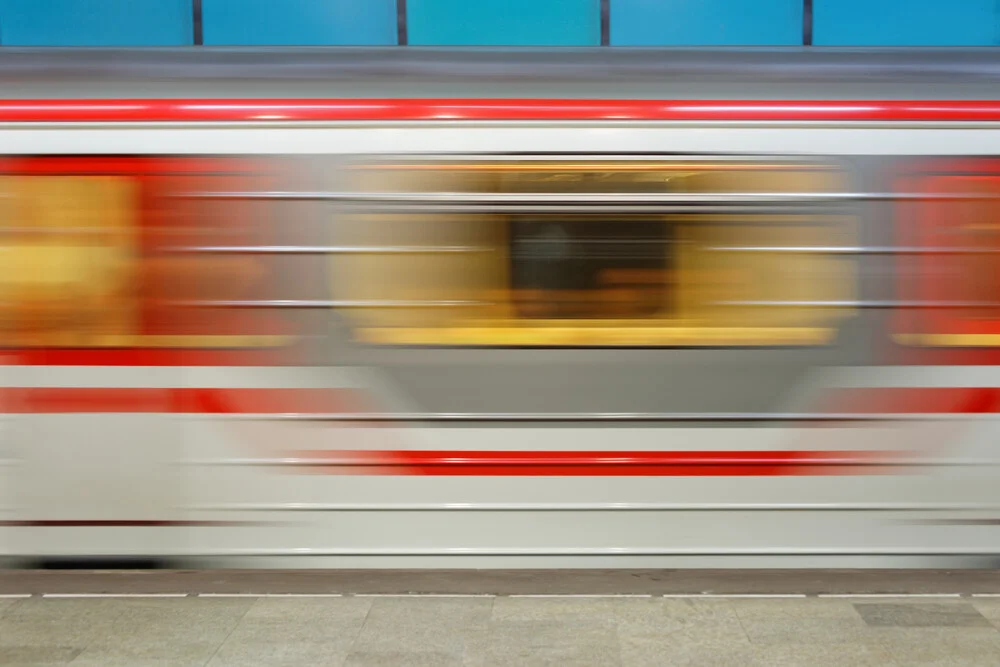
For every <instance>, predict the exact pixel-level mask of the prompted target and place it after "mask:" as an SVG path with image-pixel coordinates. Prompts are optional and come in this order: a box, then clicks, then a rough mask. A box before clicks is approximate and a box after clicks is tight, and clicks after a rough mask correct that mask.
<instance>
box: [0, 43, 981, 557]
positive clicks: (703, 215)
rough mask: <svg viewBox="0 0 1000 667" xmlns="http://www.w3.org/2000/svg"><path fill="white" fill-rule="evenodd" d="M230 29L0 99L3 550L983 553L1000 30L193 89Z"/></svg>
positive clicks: (115, 553) (38, 553)
mask: <svg viewBox="0 0 1000 667" xmlns="http://www.w3.org/2000/svg"><path fill="white" fill-rule="evenodd" d="M779 55H780V54H779ZM785 55H787V54H785ZM785 55H781V57H785ZM904 55H905V54H904ZM52 57H57V56H52ZM79 57H80V58H83V56H82V55H81V56H79ZM169 57H170V56H169V54H168V55H164V54H151V55H148V56H144V58H149V59H152V60H153V61H156V59H158V58H164V59H169ZM185 57H188V56H185ZM221 57H223V56H220V55H218V54H214V55H213V54H212V53H206V54H203V55H197V54H196V55H192V56H190V58H193V60H186V61H185V62H186V63H187V64H186V65H184V67H185V68H191V69H192V70H193V71H192V72H190V73H188V71H187V70H182V71H176V72H175V71H174V70H172V69H170V67H173V65H169V63H167V62H166V61H165V62H164V64H163V67H164V69H162V70H155V72H159V73H157V74H156V76H163V77H166V76H167V75H166V72H174V74H175V76H173V77H172V78H170V80H169V81H167V80H163V81H159V80H154V79H153V78H151V77H152V75H150V76H149V77H146V78H145V79H143V84H142V85H140V84H139V83H137V82H136V81H137V80H136V79H135V78H128V77H125V78H123V79H122V80H121V81H118V82H117V83H115V82H109V81H107V80H105V79H101V77H100V76H98V75H97V74H94V81H104V83H103V84H102V85H106V86H107V91H108V92H107V99H104V100H101V99H85V100H80V99H73V96H72V95H69V94H63V93H60V91H62V90H63V89H64V88H65V87H66V86H69V85H70V83H69V82H65V81H64V82H62V83H58V84H57V83H52V82H46V81H40V82H35V81H33V80H32V81H27V80H25V82H24V85H21V84H18V83H17V82H16V81H14V83H12V84H11V86H12V87H10V90H9V91H5V94H6V95H7V97H8V98H9V99H7V100H6V101H0V145H2V146H9V147H10V148H8V149H5V150H8V152H9V153H11V154H10V155H9V156H7V157H3V158H0V227H2V228H0V262H2V263H3V267H2V268H3V270H2V271H0V344H2V346H3V352H2V354H0V357H2V358H0V362H2V366H0V419H2V421H3V426H4V428H3V429H2V431H0V433H2V435H0V448H2V453H0V556H5V557H8V559H7V560H6V561H4V562H10V563H23V562H25V560H27V561H29V562H30V561H33V560H34V559H47V558H53V557H71V558H80V559H83V558H93V557H99V558H102V559H103V558H119V557H122V558H124V557H132V558H140V559H142V560H143V562H146V561H148V560H149V559H150V558H153V559H163V560H164V561H168V562H171V561H174V560H179V561H180V565H181V566H186V564H192V565H213V566H223V567H248V566H249V567H257V566H276V565H277V566H286V567H287V566H290V567H494V566H508V567H608V566H610V567H621V566H625V567H673V566H678V567H681V566H689V565H697V566H713V565H723V566H730V565H735V566H747V565H751V566H757V565H768V566H789V565H791V566H826V565H835V566H840V567H843V566H845V565H848V566H862V565H888V566H895V567H909V566H925V565H931V564H933V565H945V566H948V567H959V566H967V565H981V564H982V563H983V562H984V561H982V560H969V559H963V558H961V557H960V556H961V554H976V555H980V556H983V557H988V556H989V555H990V554H993V553H998V554H1000V533H997V532H996V531H995V530H994V529H992V528H990V526H991V525H993V523H995V522H996V521H997V517H996V516H995V513H996V508H997V498H996V489H997V475H998V470H1000V454H998V453H997V452H996V451H995V450H996V447H995V443H996V442H997V436H998V435H1000V433H998V432H997V431H998V428H997V419H996V415H997V414H998V413H1000V370H997V367H998V366H997V364H998V362H1000V307H998V306H1000V292H998V289H997V285H998V284H1000V281H998V280H997V279H998V277H1000V276H998V274H997V262H996V258H997V254H998V253H1000V233H998V230H1000V226H998V225H997V219H998V218H1000V215H998V214H1000V158H997V157H996V156H1000V130H998V129H997V128H998V127H1000V125H995V123H997V122H1000V104H998V103H997V102H995V101H993V100H992V99H991V98H990V97H988V96H986V97H983V96H982V94H981V93H982V91H983V90H984V88H983V85H982V81H983V79H984V77H985V78H986V79H990V80H991V81H992V79H991V78H990V77H993V78H995V79H997V82H1000V63H992V60H994V59H996V58H997V56H994V55H989V54H983V53H978V52H977V54H965V55H964V56H963V58H964V60H963V59H961V58H960V59H957V60H955V59H954V58H952V57H951V56H948V55H947V54H945V55H942V56H940V57H941V58H944V59H945V60H947V62H948V63H950V65H949V67H951V68H952V69H950V70H949V72H951V74H949V77H948V79H949V80H948V81H944V82H942V81H940V80H938V79H934V78H933V77H935V76H937V75H936V74H935V73H934V71H932V70H930V69H929V70H928V71H927V73H926V74H924V73H921V72H910V74H909V75H908V76H907V77H902V78H899V77H892V76H889V75H888V74H885V72H884V71H883V70H880V69H878V67H877V65H878V63H877V62H876V61H875V60H873V61H872V62H871V67H870V68H868V69H864V68H860V69H859V68H858V66H857V65H858V63H856V62H855V64H854V65H852V66H851V67H846V66H845V67H843V68H841V69H837V68H836V67H833V66H832V65H831V67H832V69H830V68H826V69H823V68H821V69H820V70H818V74H817V76H821V78H822V79H823V86H822V87H821V89H813V88H809V87H808V86H806V84H803V83H802V80H801V76H800V75H801V72H800V73H799V75H797V76H799V78H794V77H793V78H792V79H789V78H787V77H783V76H779V75H778V74H775V71H779V70H780V71H784V70H781V67H784V65H780V66H779V64H777V63H774V67H777V68H778V70H773V69H767V70H766V72H765V71H764V70H762V73H761V74H760V77H761V78H760V80H761V81H764V80H766V81H770V82H771V83H770V84H768V86H767V87H763V86H762V87H760V91H759V93H758V94H757V97H758V98H759V99H753V96H752V95H748V92H747V91H748V90H753V89H754V88H755V85H754V81H755V79H753V78H752V76H751V74H749V73H748V72H747V70H746V68H743V67H742V66H741V65H740V64H739V63H734V64H732V65H731V66H728V67H729V69H725V68H723V69H725V71H723V70H720V69H718V65H717V64H716V65H712V67H714V68H715V69H713V70H712V71H713V72H715V74H714V75H713V76H711V77H707V78H706V79H705V80H701V79H699V78H698V77H695V78H694V79H690V80H689V82H690V89H689V90H685V89H684V88H683V86H681V84H678V83H677V79H676V78H671V79H670V80H669V81H668V82H667V83H668V84H669V86H668V88H662V89H661V88H660V87H659V86H653V83H655V82H651V81H650V80H649V79H648V75H645V74H644V75H643V76H647V79H643V78H642V76H639V74H637V73H636V72H635V71H633V70H632V69H629V68H630V67H632V66H631V65H629V66H626V65H622V67H623V69H622V70H621V77H620V78H621V83H622V85H623V86H630V88H629V90H631V91H632V93H633V94H632V96H633V97H635V98H636V99H621V100H616V99H609V98H608V96H607V89H604V90H603V95H601V94H596V92H597V91H596V89H595V88H594V87H593V86H592V85H591V84H590V83H588V82H587V81H583V82H581V81H579V80H576V79H574V80H573V81H570V80H569V76H568V74H567V75H566V76H565V78H564V79H560V78H559V76H558V75H557V74H558V71H559V68H560V67H562V65H559V63H558V62H556V63H555V64H552V63H550V64H552V65H553V67H554V69H552V70H551V71H554V72H556V74H553V75H552V80H551V81H547V80H546V86H545V88H544V93H545V97H544V98H537V97H534V95H536V94H537V93H538V92H539V91H540V90H542V89H541V88H538V87H537V86H534V87H532V86H529V85H527V83H524V85H523V86H522V88H518V87H517V86H518V85H520V84H518V81H519V80H520V79H519V77H516V76H515V77H511V75H510V71H509V65H507V64H504V62H500V61H498V62H497V63H494V68H495V69H489V68H485V69H484V73H483V77H485V78H484V82H485V83H483V84H482V86H481V87H479V88H476V87H475V86H477V85H479V83H478V82H475V81H464V80H462V79H461V76H458V75H456V76H455V78H452V79H448V80H447V81H443V80H442V79H441V77H442V76H443V75H441V73H440V72H439V71H433V72H426V71H422V70H420V68H419V67H416V66H414V67H416V69H413V68H410V69H406V68H403V70H401V71H400V72H401V73H399V74H398V77H399V80H398V81H397V82H396V83H397V84H398V86H396V87H393V86H389V85H388V84H387V83H386V81H387V79H386V77H389V78H391V77H390V75H391V72H388V71H387V72H388V73H387V72H382V74H379V77H381V78H378V81H379V82H381V83H378V85H376V84H375V83H373V82H371V81H368V80H360V79H359V80H354V79H350V77H347V78H345V79H343V80H339V79H338V83H337V86H338V88H337V89H338V90H339V91H342V92H339V93H338V94H343V95H344V98H343V99H310V98H309V97H308V95H307V94H306V91H304V90H303V87H302V86H300V85H299V84H298V83H296V82H295V81H289V82H286V81H285V80H284V79H283V78H282V77H283V76H285V74H287V73H288V72H289V71H293V70H294V67H293V68H292V69H287V68H285V69H282V67H276V68H273V69H268V68H266V67H262V68H261V70H260V71H259V72H257V71H255V72H252V73H248V74H247V76H248V77H249V76H250V75H251V74H252V75H253V76H252V77H251V78H252V79H253V80H252V81H251V82H250V83H241V82H240V81H239V80H236V79H234V80H233V81H231V82H228V81H219V88H218V91H214V90H213V95H217V96H218V97H217V98H216V97H213V98H212V99H201V98H200V97H198V96H197V94H196V93H194V94H195V96H194V97H192V94H193V93H192V91H197V90H202V91H204V90H206V88H205V87H204V85H202V84H204V82H205V81H210V82H211V81H216V80H218V79H213V78H212V77H213V76H217V74H213V72H216V71H217V70H215V69H212V67H214V65H213V66H211V67H210V66H209V65H207V64H206V65H205V69H199V68H198V66H197V61H198V58H204V59H207V60H206V62H210V61H212V59H214V58H221ZM226 57H227V58H228V57H236V56H232V55H231V54H230V55H228V56H226ZM276 57H277V56H276ZM289 57H290V56H289ZM301 57H302V58H307V57H312V56H307V55H302V56H301ZM331 57H333V56H331ZM358 57H361V56H358ZM372 57H374V56H372ZM414 57H415V58H417V60H416V61H415V62H422V61H421V60H420V59H419V58H420V57H422V56H414ZM470 57H471V56H470ZM476 57H477V58H480V57H482V58H486V57H487V56H476ZM492 57H496V58H500V57H501V56H500V55H495V56H492ZM510 57H512V58H513V57H515V56H510ZM517 57H520V56H517ZM538 57H539V59H540V60H539V67H545V66H546V65H545V63H546V62H547V61H546V60H545V58H547V57H549V56H544V55H539V56H538ZM551 57H552V58H554V59H555V60H557V61H558V59H559V58H561V56H559V57H556V56H551ZM580 57H581V58H583V59H584V60H586V58H588V57H590V56H587V55H586V54H581V55H580ZM618 57H619V56H613V55H605V56H601V58H602V59H603V60H600V62H601V63H603V64H602V65H601V67H603V68H605V69H602V70H600V71H602V72H605V73H606V74H608V75H609V76H611V75H612V74H614V73H615V71H617V70H616V69H615V67H616V66H615V65H614V62H615V58H618ZM620 57H621V58H623V59H624V60H623V62H625V61H628V57H627V56H620ZM748 57H749V56H748ZM754 57H755V58H758V59H759V58H762V57H763V56H760V55H759V54H758V55H757V56H754ZM774 57H778V56H777V55H776V56H774ZM789 57H790V56H789ZM801 57H802V58H807V59H813V58H818V57H819V56H816V55H815V54H807V55H802V56H801ZM840 57H841V56H837V58H840ZM844 57H845V58H846V56H844ZM857 57H860V56H857ZM893 57H894V58H903V57H904V56H903V55H897V56H893ZM914 57H916V56H914ZM921 57H922V58H926V57H927V56H926V55H925V56H921ZM678 58H681V59H682V60H684V59H685V58H687V59H688V60H684V62H687V63H689V65H690V64H691V63H692V62H693V61H691V58H694V56H691V55H690V54H688V55H686V56H680V55H679V56H678ZM705 58H709V60H711V58H710V57H709V56H707V55H706V56H705ZM831 58H833V56H831ZM949 58H951V59H949ZM955 58H957V56H955ZM976 59H982V60H986V61H990V62H979V61H978V60H976ZM143 62H145V61H143ZM366 62H367V61H366ZM476 62H479V61H478V60H477V61H476ZM560 62H561V61H560ZM595 62H596V61H595ZM712 62H715V61H712ZM852 62H853V61H852ZM894 62H895V61H894ZM919 62H924V61H923V60H920V61H919ZM706 63H707V64H706V65H705V66H706V67H708V65H709V64H711V63H708V62H707V61H706ZM695 64H697V63H695ZM168 65H169V66H168ZM478 66H479V65H475V66H473V65H469V67H470V68H473V69H474V67H478ZM692 66H693V65H692ZM3 67H4V64H3V63H0V74H2V73H3V71H4V70H3ZM95 67H96V65H95ZM136 67H137V68H139V69H141V65H136ZM288 67H291V65H289V66H288ZM678 67H680V65H678ZM956 68H957V69H956ZM962 68H965V69H962ZM984 68H985V69H984ZM991 68H992V69H991ZM154 69H155V68H154ZM307 69H308V68H307ZM994 70H995V71H996V73H995V74H990V72H994ZM97 71H104V70H97V69H95V72H97ZM294 71H298V70H294ZM310 71H311V70H310ZM546 71H550V70H546ZM567 71H569V70H567ZM573 71H575V70H573ZM595 71H596V70H595ZM678 71H680V70H678ZM692 71H695V72H696V73H697V72H704V71H706V70H704V69H702V70H699V69H698V68H697V67H695V68H694V70H692ZM961 71H965V72H966V75H965V76H962V75H961ZM490 72H493V74H490ZM496 72H506V73H507V74H506V78H504V77H502V76H499V75H497V74H496ZM725 72H729V74H728V76H729V78H728V79H727V78H726V76H727V75H726V74H725ZM838 72H839V74H838ZM779 73H780V72H779ZM10 76H11V77H13V79H12V80H14V79H16V78H17V77H16V76H15V75H14V74H11V75H10ZM101 76H103V77H105V78H106V77H108V76H110V75H109V74H107V72H105V74H103V75H101ZM198 76H200V77H202V78H201V79H198V81H200V82H201V83H197V82H196V81H195V79H196V78H197V77H198ZM227 76H228V75H227ZM303 76H304V75H303ZM344 76H345V77H346V75H344ZM373 76H374V75H373ZM393 76H395V75H393ZM462 76H465V75H462ZM678 76H680V74H678ZM698 76H699V77H700V76H702V75H701V74H699V75H698ZM524 77H525V81H527V79H532V77H535V75H534V74H533V73H525V75H524ZM838 77H839V78H838ZM880 77H881V78H880ZM921 77H929V78H928V79H927V81H929V82H930V83H933V84H934V85H930V83H928V85H916V83H919V82H924V80H925V79H924V78H921ZM258 78H261V80H263V79H268V81H269V83H267V84H266V85H265V84H262V83H260V82H259V81H258ZM444 78H445V79H447V77H444ZM535 78H537V77H535ZM611 78H614V77H613V76H612V77H611ZM793 79H794V80H793ZM532 80H534V79H532ZM609 80H610V79H609ZM88 81H90V80H89V79H88ZM373 81H374V79H373ZM449 81H450V82H451V83H449ZM463 81H464V82H463ZM643 81H645V82H646V83H643ZM915 82H916V83H915ZM112 83H114V85H112ZM994 83H996V82H994ZM29 84H30V85H29ZM154 84H155V85H154ZM196 84H197V85H196ZM251 84H253V85H251ZM383 84H384V85H385V90H386V91H388V90H390V89H391V90H394V91H396V90H397V88H398V94H399V95H400V96H401V98H400V99H392V98H391V96H390V95H389V93H388V92H384V91H383V92H382V93H378V91H379V90H380V88H379V87H380V86H383ZM445 84H448V86H446V85H445ZM772 84H773V85H772ZM793 84H794V85H793ZM873 84H876V85H873ZM145 85H148V86H150V87H149V88H148V89H147V88H144V87H143V86H145ZM665 85H666V84H665ZM684 85H687V84H684ZM421 86H426V90H427V93H426V95H427V97H426V98H423V99H419V98H418V96H417V95H415V94H414V93H412V92H410V91H412V90H414V89H415V88H414V87H416V89H418V90H421V92H423V91H422V89H421ZM449 86H450V90H445V88H448V87H449ZM804 86H805V87H804ZM939 86H946V87H944V88H939ZM213 87H214V84H213ZM484 87H485V88H484ZM42 89H44V90H45V91H46V95H44V96H43V95H42V93H40V92H38V91H39V90H42ZM91 89H94V90H97V89H100V90H104V89H105V88H101V87H100V86H97V85H96V84H95V86H94V87H93V88H91ZM317 89H318V88H317ZM328 89H329V87H327V88H322V90H328ZM485 89H488V90H489V92H490V96H489V97H480V96H477V94H476V93H475V92H474V91H475V90H479V91H483V90H485ZM643 90H645V94H642V92H643ZM664 90H670V91H673V92H672V93H670V94H669V95H668V94H667V93H664V92H663V91H664ZM872 90H879V91H881V92H880V96H882V97H884V98H885V99H869V98H871V97H872V93H871V91H872ZM992 90H995V85H994V88H992ZM282 91H284V92H282ZM941 91H947V92H948V94H947V95H945V94H944V93H943V92H941ZM376 93H378V94H376ZM393 94H395V93H393ZM36 97H50V98H52V99H50V100H39V99H35V98H36ZM748 97H749V98H750V99H748ZM657 98H659V99H657ZM469 121H483V122H469ZM633 121H641V122H633ZM994 550H995V551H994ZM698 554H702V555H701V556H699V555H698ZM706 554H707V555H706ZM201 557H204V558H201Z"/></svg>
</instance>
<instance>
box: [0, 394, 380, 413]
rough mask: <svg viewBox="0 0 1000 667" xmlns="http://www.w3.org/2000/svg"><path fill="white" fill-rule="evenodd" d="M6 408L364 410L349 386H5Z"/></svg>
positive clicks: (24, 410) (30, 410) (42, 410)
mask: <svg viewBox="0 0 1000 667" xmlns="http://www.w3.org/2000/svg"><path fill="white" fill-rule="evenodd" d="M5 398H6V405H5V406H4V408H5V409H4V411H5V412H8V413H46V414H59V413H61V414H73V413H77V414H78V413H129V412H131V413H135V412H162V413H166V412H172V413H189V414H288V413H299V414H328V413H343V412H359V411H364V409H365V408H364V407H363V403H362V401H361V397H360V393H359V392H357V391H356V390H352V389H209V388H175V389H160V388H154V389H149V388H136V389H120V388H104V387H100V388H95V387H80V388H76V387H27V388H14V389H8V390H5Z"/></svg>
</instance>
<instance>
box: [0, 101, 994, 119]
mask: <svg viewBox="0 0 1000 667" xmlns="http://www.w3.org/2000/svg"><path fill="white" fill-rule="evenodd" d="M365 120H370V121H435V120H438V121H440V120H448V121H453V120H584V121H609V120H646V121H754V120H762V121H1000V102H995V101H990V100H962V101H943V100H926V101H925V100H856V101H855V100H850V101H849V100H832V101H813V100H787V101H786V100H571V99H556V100H552V99H271V100H268V99H242V100H241V99H187V100H181V99H174V100H164V99H159V100H156V99H147V100H141V99H139V100H137V99H129V100H9V101H3V102H0V122H156V121H165V122H203V121H254V122H261V121H265V122H266V121H365Z"/></svg>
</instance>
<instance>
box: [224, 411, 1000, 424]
mask: <svg viewBox="0 0 1000 667" xmlns="http://www.w3.org/2000/svg"><path fill="white" fill-rule="evenodd" d="M992 416H993V415H992V414H986V413H983V414H942V415H933V414H886V413H880V414H862V413H829V414H827V413H821V412H804V413H771V412H743V413H740V412H737V413H727V412H720V413H711V412H701V413H679V412H614V413H612V412H604V413H601V412H587V413H579V412H549V413H545V412H409V413H406V412H400V413H375V412H371V413H350V412H342V413H338V412H332V413H287V414H259V415H255V414H230V415H211V416H210V418H211V419H230V420H248V421H275V420H276V421H331V422H369V423H385V422H401V423H405V422H457V423H463V422H465V423H468V422H532V423H538V422H606V423H621V422H625V423H628V422H674V423H685V422H687V423H690V422H701V423H706V422H838V421H839V422H883V421H915V420H921V421H942V420H957V419H988V418H990V417H992Z"/></svg>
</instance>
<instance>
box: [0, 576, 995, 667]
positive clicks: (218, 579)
mask: <svg viewBox="0 0 1000 667" xmlns="http://www.w3.org/2000/svg"><path fill="white" fill-rule="evenodd" d="M998 628H1000V573H996V572H992V571H972V570H959V571H936V570H935V571H898V570H884V571H878V570H875V571H812V570H784V571H775V570H769V571H756V570H751V571H746V570H722V571H697V570H672V571H629V570H624V571H622V570H617V571H588V570H581V571H574V570H560V571H555V572H546V571H527V570H521V571H466V570H463V571H451V572H446V571H377V570H376V571H373V570H366V571H336V572H320V571H290V572H289V571H259V572H251V571H185V572H170V571H122V572H109V571H105V572H80V571H3V572H0V665H94V666H98V665H99V666H102V667H114V666H118V665H123V666H124V665H128V666H129V667H144V666H146V665H150V666H152V665H158V666H160V667H166V666H171V667H173V666H181V665H184V666H193V665H199V666H206V665H207V666H211V667H221V666H223V665H226V666H230V665H239V666H241V667H257V666H262V665H296V666H299V665H350V666H358V667H360V666H365V665H406V666H409V665H417V666H419V665H428V666H434V667H439V666H447V665H477V666H478V665H481V666H487V665H490V666H492V665H497V666H499V665H560V666H561V665H572V666H581V667H584V666H590V665H601V666H605V665H611V666H614V665H637V666H642V665H698V666H712V665H736V666H743V665H748V666H758V665H760V666H765V665H766V666H768V667H780V666H783V665H794V666H802V667H811V666H812V665H817V666H818V665H823V666H829V665H852V666H853V665H886V666H889V667H897V666H898V667H903V666H904V665H905V666H907V667H909V666H912V665H998V664H1000V630H998Z"/></svg>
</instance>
